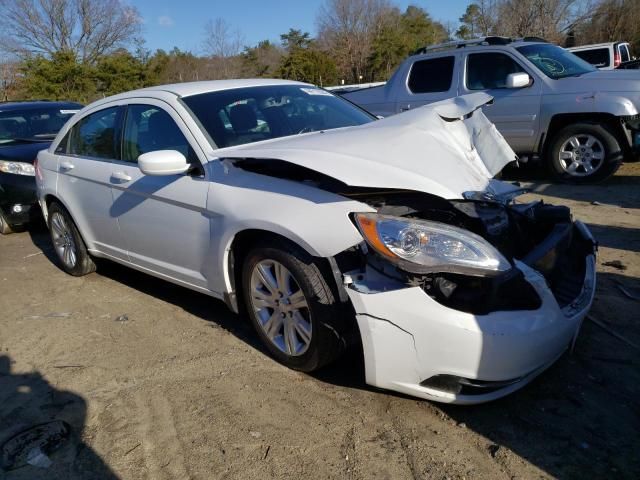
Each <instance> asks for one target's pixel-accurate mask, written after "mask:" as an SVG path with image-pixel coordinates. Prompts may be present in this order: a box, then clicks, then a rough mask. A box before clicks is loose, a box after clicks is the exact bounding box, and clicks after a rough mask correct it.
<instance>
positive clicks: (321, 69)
mask: <svg viewBox="0 0 640 480" xmlns="http://www.w3.org/2000/svg"><path fill="white" fill-rule="evenodd" d="M280 39H281V40H282V46H283V48H284V49H285V51H286V52H287V53H286V55H285V56H284V57H282V61H281V63H280V68H279V69H278V73H279V75H280V76H281V77H282V78H286V79H289V80H298V81H301V82H309V83H314V84H316V85H332V84H334V83H336V82H337V80H338V69H337V67H336V63H335V62H334V61H333V59H332V58H331V57H330V56H329V55H328V54H327V53H325V52H323V51H321V50H319V49H318V48H317V47H316V45H315V42H314V41H313V40H312V39H311V36H310V35H309V33H308V32H302V31H301V30H295V29H293V28H292V29H290V30H289V32H288V33H284V34H282V35H280Z"/></svg>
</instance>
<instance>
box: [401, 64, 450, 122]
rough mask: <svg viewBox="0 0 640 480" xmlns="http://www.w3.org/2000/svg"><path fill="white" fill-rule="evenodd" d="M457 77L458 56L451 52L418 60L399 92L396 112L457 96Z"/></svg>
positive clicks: (412, 66)
mask: <svg viewBox="0 0 640 480" xmlns="http://www.w3.org/2000/svg"><path fill="white" fill-rule="evenodd" d="M457 78H458V76H457V74H456V56H455V55H452V54H451V53H449V54H446V55H441V56H438V57H429V58H423V59H418V60H416V61H415V62H413V64H412V65H411V67H410V68H409V75H408V76H407V83H406V85H403V86H402V88H401V90H400V92H399V93H398V101H397V111H396V113H399V112H403V111H405V110H409V109H410V108H416V107H420V106H422V105H426V104H428V103H433V102H437V101H440V100H445V99H447V98H452V97H455V96H456V95H457V94H458V92H457V90H458V85H457V81H455V80H456V79H457Z"/></svg>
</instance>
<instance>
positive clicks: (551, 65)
mask: <svg viewBox="0 0 640 480" xmlns="http://www.w3.org/2000/svg"><path fill="white" fill-rule="evenodd" d="M517 50H518V51H519V52H520V53H521V54H522V55H524V56H525V57H527V59H528V60H529V61H530V62H531V63H533V64H534V65H535V66H536V67H538V68H539V69H540V70H542V73H544V74H545V75H546V76H547V77H549V78H553V79H558V78H566V77H578V76H580V75H582V74H584V73H588V72H595V71H596V68H595V67H594V66H593V65H590V64H589V63H587V62H585V61H584V60H582V59H581V58H578V57H577V56H575V55H574V54H573V53H571V52H569V51H567V50H565V49H564V48H560V47H557V46H555V45H549V44H539V43H538V44H534V45H526V46H524V47H517Z"/></svg>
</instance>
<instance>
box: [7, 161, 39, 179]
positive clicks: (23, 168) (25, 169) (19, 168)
mask: <svg viewBox="0 0 640 480" xmlns="http://www.w3.org/2000/svg"><path fill="white" fill-rule="evenodd" d="M0 172H3V173H13V174H14V175H27V176H28V177H35V175H36V170H35V168H33V165H31V164H30V163H25V162H11V161H8V160H0Z"/></svg>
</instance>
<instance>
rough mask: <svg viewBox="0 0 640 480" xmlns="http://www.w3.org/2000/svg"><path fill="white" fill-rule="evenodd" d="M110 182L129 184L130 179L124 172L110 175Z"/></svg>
mask: <svg viewBox="0 0 640 480" xmlns="http://www.w3.org/2000/svg"><path fill="white" fill-rule="evenodd" d="M111 180H113V181H116V182H118V183H125V182H130V181H131V177H130V176H129V175H127V174H126V173H124V172H113V173H112V174H111Z"/></svg>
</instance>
